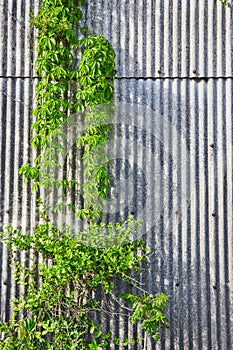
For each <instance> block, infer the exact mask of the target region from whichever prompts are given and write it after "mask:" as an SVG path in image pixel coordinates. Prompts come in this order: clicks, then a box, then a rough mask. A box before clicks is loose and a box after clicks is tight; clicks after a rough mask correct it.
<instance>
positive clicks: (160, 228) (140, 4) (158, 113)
mask: <svg viewBox="0 0 233 350" xmlns="http://www.w3.org/2000/svg"><path fill="white" fill-rule="evenodd" d="M37 9H38V1H36V0H35V1H30V2H29V1H22V0H0V40H1V55H0V83H1V87H0V101H1V103H0V106H1V108H0V131H1V136H0V154H1V168H0V169H1V170H0V184H1V185H0V191H1V192H0V196H1V197H0V220H1V222H0V224H1V226H3V227H4V226H5V225H7V224H9V223H11V224H13V226H14V225H15V226H17V225H18V226H22V228H23V229H26V228H30V227H32V226H33V225H34V220H35V215H34V213H35V204H34V203H35V201H34V198H30V195H29V193H30V192H29V190H28V189H27V188H26V187H25V186H23V184H22V178H21V177H19V176H18V167H19V166H20V165H21V164H22V163H25V162H27V161H28V160H30V159H31V150H30V148H29V140H30V137H31V135H30V124H31V110H32V106H33V102H34V90H35V84H36V79H35V72H34V70H33V62H34V48H33V45H32V33H31V29H30V27H29V24H28V19H29V13H30V12H31V11H34V10H35V11H37ZM232 14H233V12H232V10H230V9H226V8H224V7H223V6H222V5H221V3H220V1H217V0H208V1H207V0H202V1H198V0H193V1H189V0H182V1H181V0H174V1H172V0H160V1H157V0H146V1H143V0H134V1H133V0H111V1H103V0H92V1H88V2H87V5H86V7H85V9H84V22H85V23H86V24H87V25H88V26H89V27H90V28H91V29H92V30H93V32H94V33H103V34H104V35H106V36H107V38H108V39H109V40H110V42H111V43H112V45H113V47H114V49H115V50H116V54H117V56H116V64H117V67H116V69H117V79H116V81H115V100H116V104H117V106H118V108H119V109H120V110H123V112H124V110H125V111H126V112H125V116H126V119H124V120H127V116H128V117H129V118H128V120H129V121H130V122H132V120H133V117H134V116H135V120H136V122H135V121H134V120H133V125H134V126H136V127H139V126H140V130H141V134H140V133H137V132H136V131H130V130H128V129H127V127H128V128H130V122H128V125H126V126H125V125H122V129H124V128H126V129H127V130H126V131H125V134H124V135H126V136H122V134H121V135H120V136H118V138H116V146H117V147H118V148H119V147H120V148H121V149H122V152H123V153H122V154H123V155H122V156H121V158H122V159H126V161H128V163H130V162H131V161H132V159H133V164H135V167H133V177H132V178H129V177H127V176H126V175H124V174H122V178H123V180H124V181H125V182H124V183H125V188H126V189H128V188H129V190H128V192H127V191H124V193H123V194H122V193H119V197H121V196H123V197H122V198H123V199H124V200H127V198H124V196H125V195H127V193H128V196H129V200H128V202H127V206H125V207H123V208H122V210H123V211H125V212H130V211H132V212H135V214H136V215H137V216H138V217H140V215H141V213H143V219H144V221H145V235H144V238H145V239H146V240H147V242H148V245H149V246H150V247H151V250H152V254H151V258H150V264H149V265H148V266H147V268H146V270H144V271H143V273H142V276H141V280H142V282H143V283H144V286H143V287H144V288H145V289H147V290H149V291H151V292H155V291H165V292H166V293H167V294H168V295H169V297H170V304H169V309H168V317H169V322H170V330H168V331H166V332H165V333H163V334H162V337H161V341H160V342H159V343H158V344H157V345H155V344H151V343H150V342H148V344H147V346H146V349H148V350H149V349H161V350H162V349H163V350H167V349H179V350H181V349H199V350H201V349H208V350H209V349H215V350H218V349H221V350H228V349H229V350H230V349H232V348H233V282H232V268H233V260H232V255H233V232H232V219H233V217H232V206H233V203H232V200H233V191H232V181H233V176H232V169H233V167H232V165H233V164H232V162H233V149H232V148H233V137H232V136H233V135H232V132H233V123H232V110H233V104H232V103H233V99H232V95H233V80H232V77H233V58H232V51H233V28H232V25H233V22H232ZM123 112H122V113H123ZM135 123H136V124H135ZM125 124H127V122H125ZM130 132H131V134H130ZM135 133H136V134H137V135H136V136H135ZM130 135H131V136H132V137H133V139H134V142H132V137H131V138H130ZM140 135H141V136H140ZM135 137H136V138H135ZM153 138H155V140H157V142H155V143H156V144H155V146H153V142H152V141H151V140H153ZM148 140H149V141H148ZM119 145H120V146H119ZM130 147H131V148H130ZM129 148H130V149H131V152H130V154H129V153H127V151H125V149H129ZM124 151H125V153H124ZM124 154H125V155H124ZM127 157H128V158H127ZM135 179H139V180H140V179H143V181H144V182H143V181H142V180H141V185H139V186H136V187H135V188H136V189H137V190H136V194H138V195H137V196H136V197H135V196H134V197H132V198H131V196H132V193H131V192H130V191H132V190H133V189H132V187H133V188H134V185H135V183H136V181H137V180H135ZM139 180H138V181H139ZM127 181H128V183H127ZM134 182H135V183H134ZM130 186H131V187H130ZM140 186H141V187H140ZM137 191H138V193H137ZM140 191H141V192H140ZM145 208H146V210H144V209H145ZM6 254H7V253H6V250H5V248H4V247H2V246H1V260H0V261H1V263H0V267H1V268H0V274H1V275H0V276H1V284H0V286H1V287H0V298H1V303H0V305H1V311H0V314H1V317H2V318H3V319H4V318H5V317H8V314H9V311H8V310H9V300H10V298H12V297H14V295H16V294H17V293H19V291H18V290H17V288H16V286H15V283H14V281H13V280H12V278H11V276H10V271H9V270H8V269H7V264H6V259H7V255H6ZM22 259H24V257H22ZM123 321H124V320H120V321H119V320H118V319H117V318H116V319H115V320H114V321H112V328H113V329H116V332H117V331H118V330H119V329H120V333H121V335H122V336H124V332H125V335H127V331H128V330H127V326H125V325H124V326H123ZM119 324H120V326H119ZM138 349H141V347H140V346H139V345H138Z"/></svg>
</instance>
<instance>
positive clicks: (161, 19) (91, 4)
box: [85, 0, 233, 78]
mask: <svg viewBox="0 0 233 350" xmlns="http://www.w3.org/2000/svg"><path fill="white" fill-rule="evenodd" d="M86 7H87V9H86V17H85V19H86V24H88V25H89V26H90V28H91V29H92V30H93V32H94V33H103V34H104V35H106V36H107V37H108V39H109V40H110V41H111V42H112V45H113V47H114V49H115V50H116V53H117V75H118V77H129V78H130V77H143V78H148V77H153V78H155V77H157V78H159V77H160V78H165V77H170V78H172V77H174V78H176V77H222V76H224V77H231V76H232V70H233V68H232V67H233V66H232V49H233V38H232V23H233V22H232V11H231V10H230V9H229V8H225V7H223V6H222V4H221V2H220V1H219V0H218V1H214V0H211V1H207V0H203V1H197V0H194V1H190V0H175V1H172V0H147V1H142V0H136V1H128V0H112V1H110V2H109V1H99V0H98V1H96V0H94V1H88V3H87V6H86ZM103 13H104V16H103Z"/></svg>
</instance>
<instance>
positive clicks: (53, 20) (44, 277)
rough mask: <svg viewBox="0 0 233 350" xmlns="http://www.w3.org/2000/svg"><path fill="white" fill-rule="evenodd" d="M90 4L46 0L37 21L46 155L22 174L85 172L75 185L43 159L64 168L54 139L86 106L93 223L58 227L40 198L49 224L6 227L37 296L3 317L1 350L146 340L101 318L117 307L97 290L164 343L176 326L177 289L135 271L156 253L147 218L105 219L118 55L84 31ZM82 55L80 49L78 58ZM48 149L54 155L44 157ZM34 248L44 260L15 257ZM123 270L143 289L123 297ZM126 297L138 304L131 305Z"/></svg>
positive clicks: (40, 121)
mask: <svg viewBox="0 0 233 350" xmlns="http://www.w3.org/2000/svg"><path fill="white" fill-rule="evenodd" d="M83 3H84V2H83V1H75V0H42V4H41V7H40V11H39V14H38V16H37V17H34V18H32V21H31V23H32V24H33V25H34V27H35V28H36V29H37V30H38V38H37V54H38V58H37V61H36V67H37V72H38V75H39V82H38V85H37V88H36V108H35V110H34V112H33V114H34V116H35V118H36V121H35V123H34V124H33V130H34V136H33V139H32V146H33V147H36V148H37V151H38V156H37V158H36V159H35V161H34V166H31V165H29V164H27V165H24V166H22V167H21V169H20V172H21V173H22V174H23V175H24V176H25V178H26V179H31V180H33V182H34V188H35V190H38V191H39V190H40V186H41V185H42V184H45V182H46V181H47V185H48V186H63V187H66V186H69V185H71V186H73V185H74V186H76V180H75V179H74V180H72V181H71V182H70V183H69V181H67V179H64V180H62V181H60V182H59V181H57V180H54V179H51V178H49V179H48V177H46V174H43V165H44V164H42V163H43V162H46V164H47V165H46V166H47V167H57V166H58V167H59V164H58V162H57V161H56V159H55V158H56V157H55V158H54V154H56V152H58V154H60V155H61V156H64V155H65V152H64V149H63V147H62V145H57V144H55V145H54V144H53V143H52V146H50V140H51V138H52V137H53V135H56V132H57V130H58V129H59V126H61V125H62V124H63V123H64V122H65V121H66V120H67V119H68V118H69V117H70V116H71V115H72V114H75V113H81V115H82V116H83V117H84V119H85V122H86V128H85V130H84V134H83V135H82V137H80V138H79V139H78V146H81V147H83V150H84V153H83V159H82V161H83V163H84V168H85V173H86V181H85V184H84V199H85V201H84V206H83V207H82V208H79V216H80V217H81V218H82V219H84V220H85V219H88V220H87V222H88V229H87V230H86V231H85V232H80V233H79V234H78V235H77V236H75V237H74V236H73V234H72V232H71V233H70V232H67V231H60V230H59V229H58V227H56V226H54V225H51V224H50V220H49V218H48V217H46V215H44V207H43V206H44V203H42V202H41V201H39V202H40V205H41V207H42V209H41V221H40V223H39V224H38V225H37V227H35V228H34V229H33V231H32V232H29V233H22V232H21V231H19V230H14V229H13V228H12V227H11V226H9V227H8V228H7V230H6V232H5V233H2V236H3V239H4V242H5V244H6V245H7V246H8V250H9V254H10V258H11V263H12V269H13V271H14V274H15V279H16V281H17V283H18V284H23V285H24V286H26V289H27V294H26V295H23V296H19V297H18V298H16V299H15V300H14V312H13V315H12V318H11V319H10V321H7V322H2V323H0V331H1V332H3V336H2V338H0V348H1V349H9V350H12V349H17V350H20V349H30V350H31V349H32V350H38V349H56V350H61V349H67V350H69V349H70V350H71V349H79V350H84V349H89V350H101V349H103V348H106V346H108V345H109V344H119V346H121V347H122V346H127V344H129V343H130V342H131V343H133V344H135V342H137V341H139V339H121V338H116V337H114V335H113V334H112V332H111V330H109V331H107V332H106V331H104V330H103V329H102V328H101V327H100V325H99V324H98V323H97V322H95V318H94V312H97V311H98V312H102V313H103V314H104V313H105V312H107V313H108V314H109V313H111V309H110V304H109V305H108V306H107V308H106V306H105V304H104V303H103V301H102V300H101V299H98V300H97V299H96V298H95V297H93V295H95V292H96V289H97V288H100V289H101V291H102V293H103V294H104V295H105V296H107V297H108V299H109V300H110V301H112V302H114V301H115V300H116V299H117V301H118V303H122V307H123V309H124V311H125V312H127V315H128V317H129V318H130V319H131V321H132V323H139V324H141V327H142V329H143V330H144V331H145V332H146V333H147V334H149V335H151V336H152V337H153V338H154V339H155V340H157V339H158V337H159V329H160V328H161V327H166V322H167V319H166V316H165V314H164V309H165V307H166V306H167V303H168V299H167V296H166V295H164V294H162V293H161V294H157V295H152V294H150V293H148V292H147V291H146V290H144V291H143V290H142V288H141V287H140V289H139V288H138V284H137V281H136V280H135V279H132V277H131V273H132V271H134V272H138V271H139V268H140V263H141V262H142V261H144V260H146V259H147V257H148V250H147V249H145V248H144V242H143V241H142V240H136V241H134V242H130V240H129V238H130V236H131V235H132V234H134V233H136V232H137V230H138V228H139V226H140V223H139V222H137V221H134V220H132V218H129V219H128V220H127V221H126V222H124V223H117V224H111V223H110V224H108V225H106V224H105V223H100V224H99V223H96V222H95V218H101V203H100V202H99V199H104V198H105V197H106V193H107V191H108V186H109V179H108V174H107V170H106V168H105V166H103V165H102V164H98V161H97V159H96V158H95V157H96V154H97V155H98V152H99V150H100V149H101V147H103V145H104V143H105V142H106V141H107V138H108V133H109V131H110V128H109V126H108V123H107V121H108V120H107V113H105V112H104V111H103V110H102V109H101V110H100V111H99V112H98V111H97V112H96V110H95V112H93V109H92V108H93V106H96V105H97V106H98V105H105V104H106V105H108V104H109V105H110V103H111V102H112V98H113V92H114V91H113V79H114V76H115V63H114V58H115V53H114V51H113V49H112V47H111V45H110V43H109V42H108V41H107V39H106V38H105V37H104V36H102V35H91V33H89V32H88V31H87V33H88V35H87V37H85V38H82V39H80V38H78V37H77V36H76V31H77V30H78V28H79V25H80V20H81V17H82V12H81V8H80V5H82V4H83ZM75 53H77V54H79V55H80V58H79V59H78V60H77V61H76V57H75ZM73 86H75V87H76V93H75V94H76V96H75V98H71V97H70V96H72V94H71V93H70V92H71V90H72V92H73ZM110 106H111V105H110ZM103 120H104V122H103ZM48 145H49V146H48ZM44 153H45V154H46V156H45V158H43V159H42V154H44ZM46 157H47V158H46ZM106 232H107V233H108V234H107V237H106V239H105V240H104V242H103V245H102V246H101V245H100V244H99V243H100V238H101V239H103V237H105V234H106ZM87 235H89V237H91V239H92V240H93V242H98V246H95V244H92V245H86V244H85V241H84V237H86V236H87ZM113 239H115V241H114V244H113ZM107 243H108V244H107ZM30 250H31V251H33V252H34V254H36V255H37V254H40V255H41V256H42V258H43V262H42V263H41V264H39V266H38V265H36V264H35V265H33V266H32V267H25V266H23V264H22V263H21V262H20V260H19V257H18V254H15V252H16V251H26V252H29V251H30ZM37 275H38V276H37ZM36 276H37V277H38V279H39V283H38V279H37V278H36ZM116 277H117V278H118V279H120V280H121V281H123V282H124V283H126V284H127V283H130V284H131V285H133V286H134V288H135V289H136V290H138V291H139V290H140V291H141V292H143V294H141V295H140V293H135V294H131V293H126V294H124V295H122V296H120V295H117V296H114V295H113V289H114V283H115V279H116ZM122 298H123V299H124V300H125V302H128V303H129V305H128V306H127V307H125V305H124V303H123V301H122ZM130 305H132V306H131V307H130ZM19 315H23V317H19Z"/></svg>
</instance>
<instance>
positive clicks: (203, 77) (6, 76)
mask: <svg viewBox="0 0 233 350" xmlns="http://www.w3.org/2000/svg"><path fill="white" fill-rule="evenodd" d="M0 78H1V79H40V78H41V77H38V76H14V75H0ZM232 78H233V76H217V77H216V76H210V77H205V76H189V77H178V76H177V77H169V76H166V77H127V76H116V77H115V78H114V79H119V80H121V79H138V80H139V79H140V80H149V79H151V80H156V79H193V80H207V79H232Z"/></svg>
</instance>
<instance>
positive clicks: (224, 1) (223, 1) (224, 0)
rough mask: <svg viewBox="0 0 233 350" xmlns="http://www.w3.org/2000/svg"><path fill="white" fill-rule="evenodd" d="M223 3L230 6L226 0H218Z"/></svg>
mask: <svg viewBox="0 0 233 350" xmlns="http://www.w3.org/2000/svg"><path fill="white" fill-rule="evenodd" d="M220 1H221V2H222V3H223V5H225V6H227V7H231V3H230V2H229V1H228V0H220Z"/></svg>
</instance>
